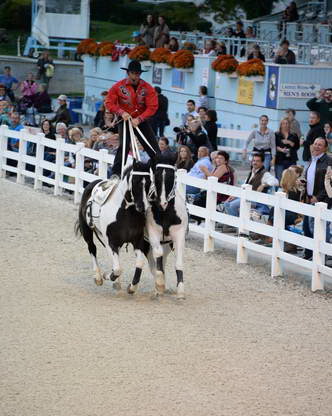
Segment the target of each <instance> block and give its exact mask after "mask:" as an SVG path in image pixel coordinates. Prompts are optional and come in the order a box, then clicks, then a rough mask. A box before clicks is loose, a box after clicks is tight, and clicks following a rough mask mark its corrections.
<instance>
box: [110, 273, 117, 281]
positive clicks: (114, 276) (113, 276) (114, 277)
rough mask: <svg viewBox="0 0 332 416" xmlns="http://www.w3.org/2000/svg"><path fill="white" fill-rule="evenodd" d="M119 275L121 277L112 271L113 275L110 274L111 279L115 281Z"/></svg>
mask: <svg viewBox="0 0 332 416" xmlns="http://www.w3.org/2000/svg"><path fill="white" fill-rule="evenodd" d="M118 277H119V275H117V276H116V275H115V274H114V272H112V273H111V275H110V279H111V280H112V282H115V281H116V279H117V278H118Z"/></svg>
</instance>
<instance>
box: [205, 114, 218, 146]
mask: <svg viewBox="0 0 332 416" xmlns="http://www.w3.org/2000/svg"><path fill="white" fill-rule="evenodd" d="M217 120H218V118H217V112H216V111H215V110H208V111H207V112H206V122H205V124H204V129H205V130H206V132H207V135H208V139H209V141H210V143H211V147H212V150H217V149H218V146H217V136H218V126H217Z"/></svg>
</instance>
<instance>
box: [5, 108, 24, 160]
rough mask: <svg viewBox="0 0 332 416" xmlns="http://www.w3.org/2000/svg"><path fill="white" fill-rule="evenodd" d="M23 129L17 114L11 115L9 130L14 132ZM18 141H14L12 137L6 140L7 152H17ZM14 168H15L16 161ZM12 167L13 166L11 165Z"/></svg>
mask: <svg viewBox="0 0 332 416" xmlns="http://www.w3.org/2000/svg"><path fill="white" fill-rule="evenodd" d="M22 129H24V126H23V124H21V117H20V115H19V114H18V113H12V114H11V116H10V126H9V130H14V131H20V130H22ZM19 142H20V140H19V139H16V138H14V137H10V138H8V150H11V151H13V152H18V146H19ZM14 162H16V164H15V166H17V161H14ZM11 166H14V165H11Z"/></svg>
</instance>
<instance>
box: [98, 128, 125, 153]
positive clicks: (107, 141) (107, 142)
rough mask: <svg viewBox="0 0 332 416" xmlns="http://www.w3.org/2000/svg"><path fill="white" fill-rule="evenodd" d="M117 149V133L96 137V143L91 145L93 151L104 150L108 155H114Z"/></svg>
mask: <svg viewBox="0 0 332 416" xmlns="http://www.w3.org/2000/svg"><path fill="white" fill-rule="evenodd" d="M118 147H119V135H118V134H117V133H105V132H103V133H102V134H101V135H99V136H98V139H97V141H96V142H95V144H94V145H93V150H101V149H106V150H107V151H108V153H109V154H111V155H114V156H115V155H116V152H117V150H118Z"/></svg>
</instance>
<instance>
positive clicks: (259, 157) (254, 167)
mask: <svg viewBox="0 0 332 416" xmlns="http://www.w3.org/2000/svg"><path fill="white" fill-rule="evenodd" d="M245 183H246V184H249V185H251V186H252V189H253V191H257V192H265V193H266V192H267V191H268V189H269V188H270V187H272V186H278V184H279V182H278V180H277V179H276V178H275V177H274V176H272V175H271V174H270V173H269V172H268V171H267V170H266V169H265V168H264V154H262V153H257V154H254V155H253V158H252V162H251V170H250V173H249V175H248V177H247V179H246V181H245ZM240 201H241V200H240V198H235V197H233V196H230V197H229V198H228V199H227V200H226V202H225V204H224V206H225V210H226V213H227V214H229V215H233V216H235V217H238V216H239V211H240ZM251 206H252V208H253V209H255V210H256V211H258V212H259V213H260V214H262V215H264V214H268V213H269V212H270V210H269V208H268V207H267V206H266V205H264V204H261V203H258V202H253V203H252V205H251Z"/></svg>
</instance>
